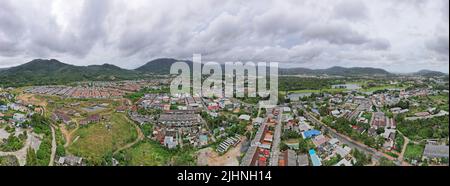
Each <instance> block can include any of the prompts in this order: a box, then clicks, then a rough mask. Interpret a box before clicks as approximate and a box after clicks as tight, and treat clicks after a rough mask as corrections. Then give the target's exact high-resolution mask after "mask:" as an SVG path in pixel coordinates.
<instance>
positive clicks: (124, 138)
mask: <svg viewBox="0 0 450 186" xmlns="http://www.w3.org/2000/svg"><path fill="white" fill-rule="evenodd" d="M125 117H126V116H125V115H124V114H118V113H113V114H112V115H111V119H110V122H109V123H110V124H111V128H110V129H108V128H107V126H106V123H105V122H100V123H95V124H89V126H88V127H81V128H80V129H78V130H77V131H76V133H75V135H74V137H75V138H76V137H77V136H79V138H78V140H77V141H74V143H73V144H72V145H70V146H69V148H68V152H69V153H72V154H74V155H77V156H81V157H84V158H87V159H88V160H89V161H90V162H92V163H93V164H96V165H97V164H100V163H101V162H102V160H103V157H104V156H106V155H108V154H109V153H112V152H113V151H114V150H115V149H117V148H119V147H121V146H123V145H125V144H127V143H129V142H131V141H133V140H135V139H136V138H137V132H136V130H135V127H134V126H133V125H134V124H133V123H130V122H128V120H127V119H126V118H125Z"/></svg>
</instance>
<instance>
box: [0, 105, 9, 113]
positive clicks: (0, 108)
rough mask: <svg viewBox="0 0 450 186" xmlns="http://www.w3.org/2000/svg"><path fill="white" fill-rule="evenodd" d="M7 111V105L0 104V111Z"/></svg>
mask: <svg viewBox="0 0 450 186" xmlns="http://www.w3.org/2000/svg"><path fill="white" fill-rule="evenodd" d="M7 111H8V106H6V105H0V112H7Z"/></svg>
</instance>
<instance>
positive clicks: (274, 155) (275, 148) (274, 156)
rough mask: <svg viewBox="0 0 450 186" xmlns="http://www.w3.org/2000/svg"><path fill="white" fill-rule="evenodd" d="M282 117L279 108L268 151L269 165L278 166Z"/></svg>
mask: <svg viewBox="0 0 450 186" xmlns="http://www.w3.org/2000/svg"><path fill="white" fill-rule="evenodd" d="M282 118H283V112H282V111H281V110H280V114H279V115H278V124H277V125H276V126H275V132H274V135H273V143H272V150H271V153H270V166H278V159H279V156H280V141H281V121H282Z"/></svg>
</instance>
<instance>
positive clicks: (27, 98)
mask: <svg viewBox="0 0 450 186" xmlns="http://www.w3.org/2000/svg"><path fill="white" fill-rule="evenodd" d="M17 99H18V100H21V101H22V102H23V103H24V104H26V105H28V104H30V105H37V106H41V107H45V106H47V102H46V101H45V100H41V99H37V98H36V97H35V96H34V95H33V94H20V95H19V96H17Z"/></svg>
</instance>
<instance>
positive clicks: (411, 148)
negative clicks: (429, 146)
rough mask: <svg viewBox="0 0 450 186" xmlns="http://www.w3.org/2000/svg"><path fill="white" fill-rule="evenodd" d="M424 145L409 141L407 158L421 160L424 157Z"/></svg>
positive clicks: (406, 152)
mask: <svg viewBox="0 0 450 186" xmlns="http://www.w3.org/2000/svg"><path fill="white" fill-rule="evenodd" d="M424 148H425V147H424V146H423V145H416V144H413V143H409V144H408V145H407V147H406V151H405V155H404V156H405V158H406V159H408V160H410V161H411V160H413V159H414V160H420V159H421V158H422V154H423V150H424Z"/></svg>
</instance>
